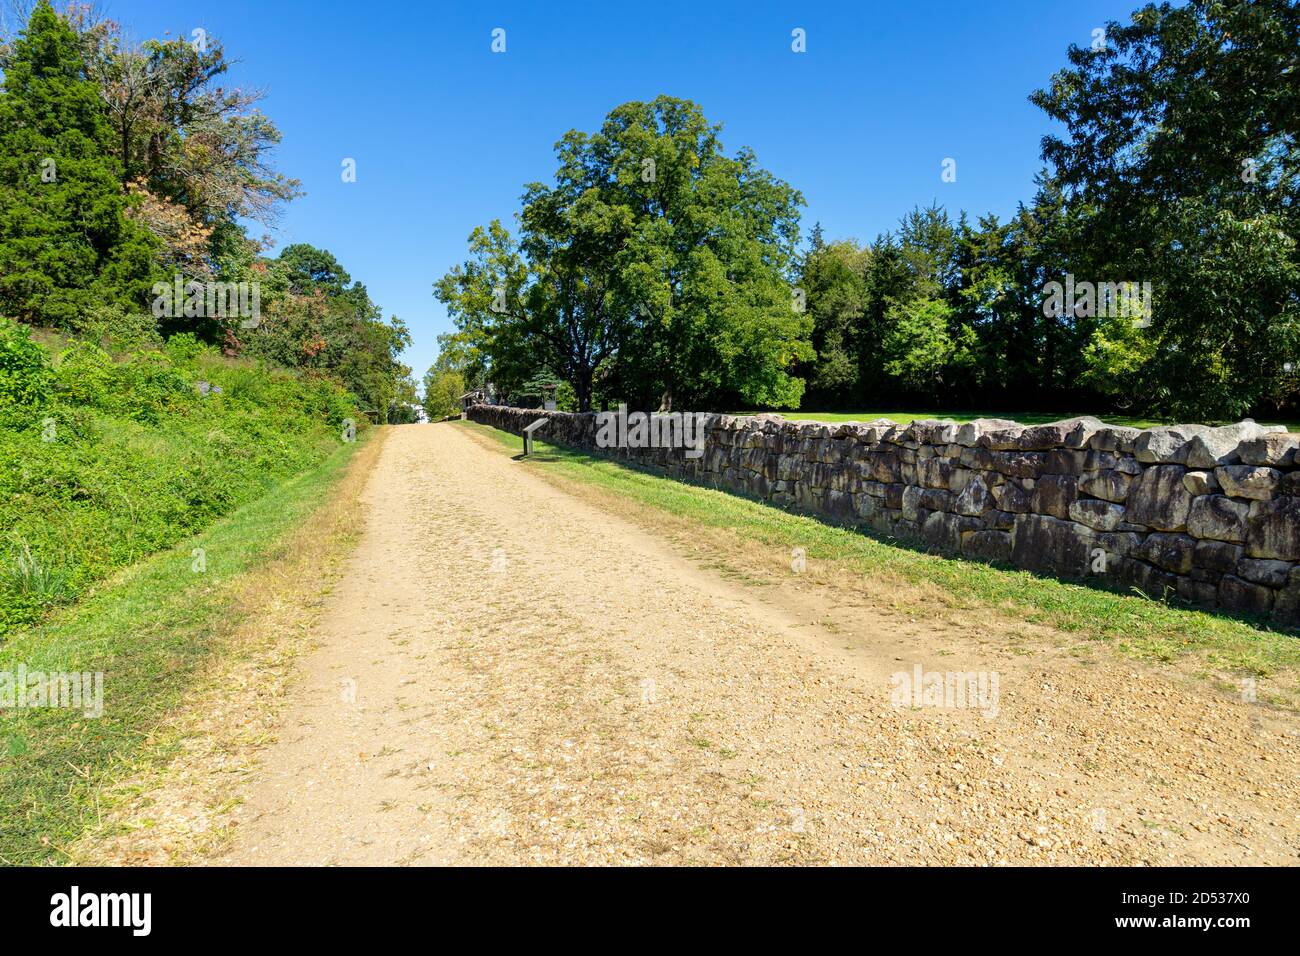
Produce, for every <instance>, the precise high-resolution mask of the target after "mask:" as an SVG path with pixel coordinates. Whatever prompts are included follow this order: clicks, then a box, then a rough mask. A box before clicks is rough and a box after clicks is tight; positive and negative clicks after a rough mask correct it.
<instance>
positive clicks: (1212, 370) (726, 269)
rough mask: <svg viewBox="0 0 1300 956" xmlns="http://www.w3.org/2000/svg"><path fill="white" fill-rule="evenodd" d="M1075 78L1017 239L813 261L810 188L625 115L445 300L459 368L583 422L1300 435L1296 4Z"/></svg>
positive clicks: (1239, 13)
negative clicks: (673, 414) (541, 375)
mask: <svg viewBox="0 0 1300 956" xmlns="http://www.w3.org/2000/svg"><path fill="white" fill-rule="evenodd" d="M1067 55H1068V61H1069V66H1068V67H1067V68H1066V69H1063V70H1062V71H1061V72H1059V73H1058V74H1056V75H1055V76H1053V77H1052V78H1051V80H1050V82H1049V83H1048V85H1047V87H1046V88H1045V89H1043V90H1039V91H1037V92H1035V93H1033V94H1032V96H1031V97H1030V99H1031V100H1032V102H1034V103H1035V104H1037V105H1038V106H1039V107H1041V108H1042V109H1043V110H1044V111H1045V112H1046V114H1047V115H1048V116H1050V117H1051V118H1052V119H1053V120H1055V121H1057V122H1058V123H1059V124H1060V133H1059V134H1057V135H1050V136H1047V137H1046V138H1045V139H1044V140H1043V154H1042V155H1043V159H1044V160H1045V161H1046V163H1047V168H1046V169H1045V170H1044V171H1043V172H1042V174H1041V175H1040V177H1039V180H1038V188H1037V191H1036V194H1035V195H1034V196H1033V197H1032V199H1030V200H1028V201H1027V202H1025V203H1023V204H1021V205H1020V207H1019V208H1018V209H1017V211H1016V213H1015V214H1014V215H1013V216H1012V217H1011V218H1010V219H1009V220H1007V221H1000V220H999V219H998V218H997V217H995V216H983V217H980V218H979V219H978V221H976V222H971V221H970V219H969V218H968V217H967V216H966V215H965V214H961V215H959V216H957V217H956V219H955V220H954V219H953V217H952V216H950V215H949V214H948V213H947V212H946V211H945V210H943V209H942V208H938V207H931V208H917V209H915V210H913V211H912V212H911V213H909V214H907V215H906V216H905V217H904V218H903V219H902V220H901V222H900V224H899V226H898V228H897V229H896V230H894V231H892V232H890V233H887V234H884V235H881V236H878V237H877V238H876V239H874V240H873V241H871V242H869V243H866V244H860V243H857V242H855V241H852V240H836V241H827V240H826V238H825V237H824V236H823V234H822V231H821V229H820V228H814V230H813V233H812V236H811V241H810V242H809V243H808V244H807V246H806V247H805V249H804V252H803V254H802V255H801V256H800V257H799V258H798V260H797V261H796V260H795V259H794V257H793V256H792V242H793V241H794V238H795V236H796V235H797V228H798V215H797V210H798V206H799V204H800V203H801V200H800V198H799V196H798V194H797V193H796V192H794V191H793V190H792V189H790V188H789V187H788V186H786V185H785V184H784V183H781V182H779V181H776V180H774V179H772V177H770V176H769V175H767V174H766V173H764V172H763V171H762V170H761V169H759V168H758V167H757V166H756V164H755V162H754V158H753V156H752V154H750V153H748V152H747V151H742V152H741V153H740V154H738V155H737V156H736V157H735V158H734V159H728V158H726V157H725V156H723V154H722V152H721V148H720V145H719V143H718V139H717V135H718V129H717V127H714V126H710V125H708V124H707V123H706V122H705V121H704V118H703V116H702V115H701V113H700V111H699V109H698V108H697V107H695V106H694V104H691V103H688V102H685V101H681V100H674V99H670V98H668V97H660V98H659V99H658V100H656V101H654V102H653V103H648V104H647V103H629V104H626V105H624V106H622V107H619V108H618V109H616V110H615V111H614V112H613V113H611V114H610V117H609V119H608V120H607V121H606V123H605V125H604V126H603V127H602V128H601V130H600V132H599V133H596V134H593V135H588V134H585V133H581V132H578V131H572V132H570V133H568V134H567V135H566V136H565V137H564V139H562V140H561V141H560V143H559V144H558V146H557V153H558V157H559V170H558V171H557V173H556V176H555V185H554V186H543V185H540V184H534V185H532V186H530V187H528V190H527V192H526V193H525V194H524V197H523V210H522V213H521V215H520V226H521V235H520V238H519V239H518V240H515V239H514V238H512V237H511V236H510V235H509V233H508V232H507V231H506V230H505V229H504V228H503V227H502V226H501V225H500V224H499V223H497V222H493V223H492V224H491V225H490V226H488V227H486V228H483V229H478V230H476V231H475V232H474V234H473V235H472V236H471V240H470V246H471V254H472V256H471V259H470V260H469V261H467V262H466V263H465V264H463V265H462V266H458V267H456V268H455V269H453V270H452V271H451V272H450V273H448V274H447V276H446V277H444V278H443V279H442V280H441V281H440V282H439V283H438V285H437V287H436V293H437V295H438V297H439V298H440V299H442V300H443V301H444V302H446V303H447V305H448V307H449V310H450V312H451V314H452V316H453V317H454V318H455V320H456V323H457V331H456V332H455V333H452V334H450V335H448V336H444V337H442V338H441V339H440V344H441V345H442V354H441V356H440V358H439V363H440V367H441V368H443V369H444V370H446V369H455V370H458V371H460V372H462V373H463V374H464V375H465V377H466V379H467V381H468V382H469V383H470V384H471V385H473V386H482V385H484V384H487V383H488V382H489V381H491V382H492V383H493V384H494V385H495V386H496V387H497V391H498V393H499V394H500V396H501V397H504V398H507V399H508V398H510V397H512V396H517V395H518V394H519V393H520V391H521V389H520V386H521V384H522V383H523V382H524V381H526V380H527V379H528V378H529V377H530V376H532V375H535V374H537V373H538V372H539V370H547V371H549V372H551V373H554V374H558V375H560V376H561V377H563V378H564V379H566V381H568V382H569V383H571V384H572V386H573V388H574V390H575V392H576V393H577V395H578V397H579V399H580V402H581V404H582V406H583V407H589V405H590V403H591V402H592V400H593V399H594V400H596V401H597V402H612V401H620V400H626V401H628V402H630V403H631V404H633V405H637V406H640V407H651V408H654V407H665V406H670V405H672V404H674V403H676V404H678V405H679V406H683V405H690V406H692V407H697V408H701V407H709V406H712V407H715V408H720V407H731V406H734V405H749V406H754V405H759V406H768V407H797V406H798V404H799V403H800V401H801V398H802V402H803V404H804V405H805V406H809V407H821V408H855V407H856V408H861V407H863V406H870V405H872V404H876V405H879V404H882V403H883V404H887V405H888V406H894V407H897V405H898V404H899V403H901V402H912V403H916V404H918V405H923V406H928V407H931V408H943V407H945V406H946V407H948V408H957V407H971V406H980V407H1002V408H1009V409H1024V408H1026V407H1031V406H1033V407H1038V408H1042V409H1057V410H1065V409H1073V410H1078V409H1082V408H1091V409H1094V410H1097V411H1103V410H1122V411H1126V412H1129V413H1130V414H1138V415H1143V416H1148V417H1180V418H1184V419H1224V418H1233V417H1239V416H1242V415H1244V414H1247V413H1250V412H1254V413H1256V414H1259V413H1276V412H1279V411H1288V412H1294V411H1295V410H1296V402H1297V394H1298V391H1300V348H1298V346H1300V250H1298V249H1297V237H1300V203H1297V199H1298V198H1300V195H1298V193H1300V145H1298V144H1297V135H1298V134H1300V3H1297V2H1296V0H1189V2H1187V3H1185V4H1178V5H1174V4H1170V3H1163V4H1160V5H1154V4H1151V5H1147V6H1145V7H1143V8H1141V9H1140V10H1138V11H1136V12H1135V13H1134V14H1133V15H1132V18H1131V22H1130V23H1128V24H1120V23H1110V24H1107V26H1106V28H1105V31H1104V36H1101V37H1098V38H1096V39H1095V42H1094V43H1092V44H1091V45H1090V46H1089V47H1088V48H1086V49H1085V48H1080V47H1077V46H1074V47H1071V48H1070V50H1069V51H1068V54H1067ZM647 170H648V171H649V172H650V173H651V175H650V176H647V175H646V172H647ZM1053 283H1056V284H1059V285H1060V286H1061V287H1063V288H1069V289H1071V290H1074V289H1078V290H1080V291H1079V296H1078V298H1077V299H1071V300H1070V301H1063V302H1060V303H1056V304H1055V306H1054V304H1053V301H1052V297H1053V296H1054V295H1056V294H1057V293H1056V292H1055V291H1054V290H1053ZM1128 283H1132V285H1131V286H1130V285H1126V284H1128ZM1130 294H1131V298H1130ZM792 298H793V300H794V301H795V302H796V303H798V302H800V301H802V302H803V303H804V304H806V308H807V312H806V313H800V312H799V311H798V309H795V310H793V311H792V310H791V309H790V308H789V305H790V302H791V300H792ZM1062 298H1063V297H1062ZM783 304H784V307H783Z"/></svg>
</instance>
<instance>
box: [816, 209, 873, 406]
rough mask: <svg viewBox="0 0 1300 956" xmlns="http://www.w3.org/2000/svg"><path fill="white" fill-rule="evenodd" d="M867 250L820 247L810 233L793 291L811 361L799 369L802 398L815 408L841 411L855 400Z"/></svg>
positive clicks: (868, 259)
mask: <svg viewBox="0 0 1300 956" xmlns="http://www.w3.org/2000/svg"><path fill="white" fill-rule="evenodd" d="M871 255H872V254H871V249H870V248H863V247H861V246H859V245H858V244H857V243H855V242H853V241H852V240H844V241H840V242H831V243H826V242H824V241H822V240H821V238H820V233H819V231H818V229H816V228H814V230H813V238H812V243H811V248H810V250H809V252H808V254H807V256H805V258H804V262H803V266H802V268H801V270H800V276H799V287H800V289H801V290H802V291H803V293H804V297H805V304H806V308H807V309H808V312H809V314H810V315H811V316H812V320H813V330H812V345H813V349H814V350H815V352H816V356H815V359H814V360H813V361H810V362H808V363H806V364H805V365H804V366H801V368H800V371H801V372H802V373H803V374H804V375H805V376H807V382H808V397H809V398H810V399H812V401H813V402H814V403H816V404H818V405H826V404H829V405H832V406H834V405H847V404H850V403H853V402H854V401H855V399H858V398H859V397H860V387H859V385H860V382H859V380H860V365H861V348H862V342H861V341H860V339H859V332H860V330H861V328H862V322H863V316H864V311H865V309H866V305H867V272H868V270H869V269H870V267H871Z"/></svg>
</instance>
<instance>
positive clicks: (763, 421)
mask: <svg viewBox="0 0 1300 956" xmlns="http://www.w3.org/2000/svg"><path fill="white" fill-rule="evenodd" d="M469 418H470V419H472V420H473V421H476V422H481V423H483V424H487V425H492V426H494V427H496V428H499V429H503V430H505V431H509V432H514V433H515V434H519V433H520V432H521V430H522V429H523V427H524V426H525V425H528V424H530V423H531V422H534V421H536V420H537V419H538V418H547V419H549V421H548V423H547V424H546V425H545V426H543V427H542V428H541V429H540V430H539V431H537V432H536V437H537V438H539V439H541V440H543V441H549V442H553V443H559V444H563V445H568V446H572V447H577V448H582V449H584V450H593V451H600V452H602V453H604V454H608V455H611V456H612V457H625V458H628V459H631V460H633V461H635V462H637V463H639V464H643V465H649V466H653V467H656V468H658V469H660V470H662V471H664V472H666V473H667V474H670V475H673V476H676V477H682V478H688V479H691V480H695V481H700V482H704V483H707V484H710V485H713V486H715V487H718V488H723V489H726V490H729V491H737V492H743V493H745V494H747V495H750V496H753V497H755V498H759V499H762V500H764V501H767V502H770V503H771V504H773V505H777V506H779V507H782V508H794V509H798V510H802V511H807V512H810V513H814V514H818V515H821V516H823V517H827V518H831V519H833V520H835V521H839V522H843V523H848V524H854V525H865V526H868V527H870V528H872V529H874V530H875V531H877V532H881V533H883V534H887V535H893V536H895V537H899V538H905V539H911V540H914V541H918V542H923V543H925V544H927V545H928V546H930V547H932V548H933V549H935V550H937V551H942V552H945V553H948V554H954V555H957V554H960V555H964V556H967V557H971V558H976V559H979V560H985V561H996V562H1004V563H1008V564H1012V565H1015V566H1017V567H1021V568H1027V569H1029V570H1033V571H1040V572H1044V573H1048V574H1051V575H1054V576H1057V577H1062V578H1070V579H1091V580H1093V581H1094V582H1096V583H1102V584H1107V585H1110V586H1113V587H1120V588H1123V589H1125V590H1127V589H1128V588H1130V587H1137V588H1138V589H1140V590H1141V591H1142V592H1143V593H1145V594H1147V595H1148V596H1152V597H1168V598H1174V599H1180V600H1182V601H1185V602H1188V603H1192V604H1198V605H1202V606H1208V607H1215V606H1217V607H1223V608H1227V609H1230V610H1232V611H1238V612H1245V613H1249V614H1255V615H1264V616H1272V617H1273V618H1274V619H1276V620H1279V621H1283V622H1297V621H1300V567H1297V562H1300V460H1297V448H1300V435H1295V434H1288V433H1286V432H1285V431H1283V430H1281V429H1280V428H1271V427H1267V426H1261V425H1256V424H1255V423H1254V422H1252V421H1249V420H1247V421H1244V422H1240V423H1238V424H1235V425H1226V426H1222V427H1218V428H1212V427H1209V426H1205V425H1174V426H1170V427H1167V428H1154V429H1151V430H1148V431H1139V430H1138V429H1136V428H1123V427H1118V426H1112V425H1104V424H1102V423H1101V422H1100V421H1098V420H1097V419H1095V418H1076V419H1070V420H1068V421H1062V422H1054V423H1052V424H1050V425H1030V426H1026V425H1020V424H1017V423H1015V422H1011V421H1004V420H1001V419H981V420H979V421H974V422H968V423H965V424H959V423H955V422H950V421H934V420H927V421H916V422H912V423H911V424H910V425H905V426H903V425H896V424H894V423H893V422H890V421H885V420H879V421H873V422H866V423H857V422H849V423H844V424H826V423H821V422H801V421H789V420H786V419H784V418H782V417H780V416H777V415H759V416H756V417H752V418H750V417H736V416H730V415H708V416H706V425H705V427H706V432H705V443H704V448H703V455H701V456H699V457H694V458H692V457H687V455H686V454H685V451H684V449H681V448H676V449H667V448H645V449H617V448H615V449H597V448H596V431H597V423H596V414H595V413H587V414H571V413H567V412H540V411H536V410H530V409H517V408H507V407H503V406H495V405H475V406H473V407H472V408H471V409H470V410H469Z"/></svg>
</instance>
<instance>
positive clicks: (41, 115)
mask: <svg viewBox="0 0 1300 956" xmlns="http://www.w3.org/2000/svg"><path fill="white" fill-rule="evenodd" d="M108 135H109V128H108V125H107V122H106V120H105V117H104V110H103V103H102V100H101V98H100V95H99V90H98V88H97V87H96V85H95V84H94V83H92V82H91V81H90V80H89V79H88V78H87V76H86V70H85V63H84V60H83V58H82V53H81V44H80V43H79V41H78V39H77V35H76V33H75V32H74V31H73V30H72V28H71V27H70V26H69V25H68V23H67V22H66V21H65V20H64V19H63V18H61V17H60V16H58V15H57V14H56V13H55V12H54V10H53V9H52V8H51V7H50V4H49V2H48V0H41V2H40V3H39V4H38V5H37V7H36V9H35V10H34V11H33V12H32V16H31V20H30V21H29V22H28V24H27V29H26V30H25V31H24V33H23V35H22V36H21V37H20V38H19V40H18V41H17V43H16V44H15V45H14V50H13V54H12V56H11V57H10V58H9V59H8V62H7V64H6V68H5V75H4V84H3V87H2V88H0V313H3V314H6V315H8V316H10V317H12V318H16V319H19V320H21V321H24V322H33V323H41V324H46V325H58V326H64V327H68V326H74V325H75V324H76V323H77V320H78V319H79V318H80V317H81V316H83V315H84V314H86V313H87V312H88V311H89V310H90V309H92V308H94V307H96V306H103V305H121V306H125V307H127V308H133V309H136V310H139V309H142V308H144V307H145V306H146V304H147V301H148V300H147V298H146V296H147V293H148V288H149V284H150V272H151V270H152V263H153V256H152V252H153V249H152V242H151V240H149V238H148V237H147V236H146V234H145V233H144V232H143V231H142V230H141V229H140V228H139V227H137V226H136V225H135V224H134V223H132V222H131V221H130V220H128V219H127V218H126V215H125V212H126V202H127V200H126V197H125V195H124V194H123V192H122V185H121V170H120V169H118V167H117V163H116V161H115V160H114V159H113V158H112V156H111V155H110V153H109V152H108V150H107V149H106V144H107V141H108Z"/></svg>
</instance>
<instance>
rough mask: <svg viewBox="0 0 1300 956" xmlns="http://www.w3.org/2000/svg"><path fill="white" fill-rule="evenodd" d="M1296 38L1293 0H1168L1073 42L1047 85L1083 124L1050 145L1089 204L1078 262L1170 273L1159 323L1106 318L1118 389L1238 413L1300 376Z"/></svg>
mask: <svg viewBox="0 0 1300 956" xmlns="http://www.w3.org/2000/svg"><path fill="white" fill-rule="evenodd" d="M1297 51H1300V5H1298V4H1296V3H1295V2H1294V0H1251V2H1245V0H1189V2H1188V3H1186V4H1185V5H1182V6H1178V7H1174V6H1173V5H1171V4H1169V3H1164V4H1161V5H1159V6H1156V5H1154V4H1151V5H1147V6H1145V7H1143V8H1141V9H1140V10H1138V11H1137V12H1136V13H1134V14H1133V19H1132V23H1131V24H1129V25H1127V26H1123V25H1120V24H1118V23H1110V24H1108V25H1107V27H1106V33H1105V42H1104V44H1101V45H1098V46H1097V47H1095V48H1091V49H1086V50H1085V49H1080V48H1079V47H1077V46H1076V47H1071V48H1070V51H1069V59H1070V63H1071V64H1072V67H1071V68H1070V69H1067V70H1063V71H1061V72H1060V73H1058V74H1057V75H1056V76H1054V77H1053V78H1052V81H1051V84H1050V85H1049V86H1048V87H1047V88H1046V89H1044V90H1039V91H1037V92H1036V93H1034V94H1033V96H1031V100H1032V101H1033V102H1034V103H1036V104H1037V105H1038V106H1040V107H1041V108H1043V109H1044V110H1045V111H1046V112H1047V113H1048V115H1050V116H1051V117H1052V118H1053V119H1056V120H1059V121H1060V122H1062V123H1064V124H1065V126H1066V133H1065V135H1064V136H1048V137H1046V138H1044V140H1043V156H1044V158H1045V159H1047V160H1048V161H1049V162H1050V163H1051V164H1052V166H1053V167H1054V170H1055V173H1054V175H1055V177H1056V178H1057V179H1059V181H1060V183H1061V185H1062V188H1063V189H1064V190H1065V191H1066V193H1067V195H1068V197H1069V199H1070V201H1071V203H1072V204H1073V205H1074V206H1075V207H1076V210H1077V211H1078V212H1079V214H1080V215H1082V216H1085V217H1086V218H1087V227H1086V229H1083V230H1080V232H1079V242H1078V244H1077V245H1076V246H1075V247H1074V248H1073V249H1072V250H1071V256H1072V259H1073V261H1074V262H1075V263H1076V264H1079V265H1082V266H1083V267H1085V268H1087V269H1089V270H1090V271H1089V273H1088V275H1087V276H1086V278H1088V279H1089V280H1090V281H1094V282H1102V281H1110V282H1118V281H1149V282H1151V283H1152V286H1153V290H1154V295H1153V299H1154V305H1153V309H1152V313H1153V314H1152V315H1151V316H1149V317H1146V318H1149V320H1150V324H1149V325H1146V324H1145V321H1144V324H1143V325H1141V326H1140V327H1139V331H1138V332H1137V333H1134V332H1133V330H1131V329H1129V330H1126V331H1125V332H1124V333H1123V334H1116V330H1115V328H1114V325H1113V323H1111V322H1103V323H1100V324H1099V325H1098V326H1097V328H1096V329H1095V330H1094V333H1093V339H1092V342H1091V347H1090V348H1089V349H1088V353H1087V354H1088V355H1089V357H1090V359H1091V360H1092V366H1091V377H1092V380H1093V381H1094V382H1096V383H1098V384H1102V385H1104V387H1106V388H1108V390H1110V391H1111V393H1112V395H1114V396H1116V397H1121V396H1122V397H1124V398H1127V400H1128V401H1130V402H1133V403H1135V404H1137V405H1139V406H1141V407H1144V408H1147V409H1151V410H1156V411H1164V412H1168V413H1172V414H1176V415H1187V416H1195V417H1226V416H1236V415H1240V414H1242V413H1244V412H1245V411H1246V410H1247V409H1248V408H1249V407H1250V406H1251V405H1252V404H1254V403H1255V402H1256V401H1258V400H1260V399H1261V398H1263V397H1265V396H1268V395H1270V394H1275V393H1276V392H1277V390H1278V388H1279V386H1280V385H1281V384H1282V383H1283V382H1284V380H1285V379H1286V378H1287V376H1286V375H1285V372H1286V370H1287V367H1288V365H1287V363H1289V362H1290V361H1291V358H1292V357H1293V356H1294V355H1295V354H1296V346H1297V344H1298V343H1300V295H1298V294H1297V289H1298V288H1300V256H1298V255H1297V248H1296V237H1297V235H1298V234H1300V203H1297V199H1300V175H1298V174H1300V144H1298V143H1297V132H1298V131H1300V82H1298V77H1300V53H1298V52H1297ZM1084 277H1085V276H1080V278H1084ZM1098 363H1101V364H1098ZM1117 371H1119V372H1120V374H1115V373H1116V372H1117Z"/></svg>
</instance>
